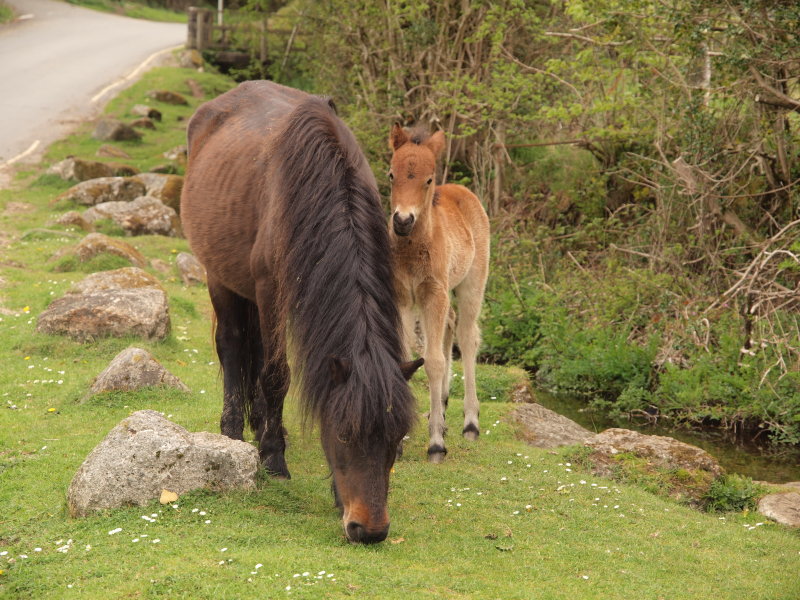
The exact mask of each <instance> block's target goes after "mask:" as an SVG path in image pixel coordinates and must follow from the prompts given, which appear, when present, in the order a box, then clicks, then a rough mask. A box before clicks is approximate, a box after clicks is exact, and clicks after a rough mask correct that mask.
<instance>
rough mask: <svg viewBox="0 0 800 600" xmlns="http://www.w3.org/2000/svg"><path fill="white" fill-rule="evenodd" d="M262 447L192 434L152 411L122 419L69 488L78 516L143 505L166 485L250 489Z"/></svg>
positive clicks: (171, 487)
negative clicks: (257, 448)
mask: <svg viewBox="0 0 800 600" xmlns="http://www.w3.org/2000/svg"><path fill="white" fill-rule="evenodd" d="M257 471H258V451H257V450H256V448H255V447H254V446H251V445H250V444H248V443H246V442H242V441H237V440H232V439H230V438H228V437H225V436H223V435H219V434H213V433H207V432H199V433H189V432H188V431H187V430H186V429H184V428H183V427H181V426H180V425H177V424H175V423H173V422H171V421H169V420H167V419H165V418H164V417H163V416H161V414H160V413H157V412H155V411H153V410H140V411H137V412H135V413H133V414H132V415H130V416H129V417H127V418H126V419H123V420H122V421H121V422H120V423H119V424H118V425H117V426H116V427H114V428H113V429H112V430H111V432H109V434H108V435H107V436H106V437H105V439H104V440H103V441H102V442H100V444H99V445H98V446H97V447H96V448H95V449H94V450H92V452H91V453H90V454H89V456H88V457H87V458H86V460H85V461H84V462H83V464H82V465H81V466H80V468H79V469H78V471H77V473H76V474H75V476H74V477H73V479H72V482H71V483H70V485H69V489H68V491H67V506H68V508H69V514H70V515H71V516H73V517H82V516H86V515H89V514H91V513H93V512H96V511H101V510H108V509H113V508H119V507H123V506H130V505H134V506H144V505H146V504H149V503H150V502H153V501H156V500H158V499H159V498H160V497H161V493H162V492H163V491H164V490H168V491H170V492H173V493H175V494H178V495H179V496H180V495H181V494H185V493H187V492H189V491H192V490H196V489H209V490H213V491H218V492H221V491H227V490H237V489H240V490H251V489H254V488H255V485H256V473H257Z"/></svg>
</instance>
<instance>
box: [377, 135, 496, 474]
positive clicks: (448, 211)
mask: <svg viewBox="0 0 800 600" xmlns="http://www.w3.org/2000/svg"><path fill="white" fill-rule="evenodd" d="M444 145H445V138H444V132H442V131H437V132H436V133H434V134H433V135H431V136H428V135H427V134H425V133H424V132H421V131H419V130H415V131H411V132H409V131H406V130H405V129H403V128H402V127H400V125H398V124H395V125H394V127H393V128H392V131H391V134H390V136H389V147H390V148H391V150H392V151H393V155H392V162H391V169H390V171H389V179H390V180H391V183H392V214H391V217H390V219H389V236H390V239H391V245H392V256H393V259H394V277H395V287H396V290H397V299H398V305H399V308H400V316H401V319H402V324H403V331H404V337H405V345H406V354H407V358H408V357H410V352H411V347H412V342H413V340H414V339H415V329H416V321H417V316H418V317H419V322H420V324H421V326H422V334H423V336H424V338H425V349H424V352H423V354H424V356H425V371H426V373H427V375H428V384H429V385H430V394H431V410H430V413H429V416H428V429H429V435H430V439H429V443H428V459H429V460H430V461H431V462H437V463H438V462H441V461H442V460H443V459H444V457H445V454H447V449H446V448H445V445H444V431H445V422H444V411H445V409H446V408H447V398H448V395H449V392H450V360H451V354H452V349H453V329H454V328H455V334H456V337H457V339H458V347H459V349H460V350H461V357H462V359H463V364H464V388H465V389H464V429H463V430H462V433H463V435H464V437H465V438H467V439H470V440H475V439H477V437H478V436H479V435H480V429H479V425H478V413H479V408H478V396H477V394H476V392H475V359H476V355H477V352H478V345H479V343H480V329H479V327H478V315H479V314H480V310H481V304H482V303H483V293H484V289H485V287H486V277H487V275H488V272H489V218H488V217H487V216H486V211H484V210H483V207H482V206H481V202H480V200H478V198H477V196H475V194H473V193H472V192H470V191H469V190H468V189H467V188H465V187H463V186H461V185H453V184H448V185H439V186H437V185H436V183H435V181H434V180H435V177H436V159H437V158H438V157H439V155H440V154H441V153H442V150H443V149H444ZM450 290H454V291H455V297H456V307H457V309H458V310H457V312H458V317H457V319H456V318H455V315H454V311H453V309H452V308H451V306H450ZM415 312H416V313H417V314H416V315H415Z"/></svg>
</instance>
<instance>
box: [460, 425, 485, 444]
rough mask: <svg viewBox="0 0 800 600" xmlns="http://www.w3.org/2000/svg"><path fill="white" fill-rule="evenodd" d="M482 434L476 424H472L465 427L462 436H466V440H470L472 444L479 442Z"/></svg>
mask: <svg viewBox="0 0 800 600" xmlns="http://www.w3.org/2000/svg"><path fill="white" fill-rule="evenodd" d="M480 434H481V432H480V429H478V427H477V426H476V425H475V424H474V423H470V424H469V425H467V426H466V427H464V431H462V432H461V435H463V436H464V439H465V440H469V441H471V442H474V441H475V440H477V439H478V436H480Z"/></svg>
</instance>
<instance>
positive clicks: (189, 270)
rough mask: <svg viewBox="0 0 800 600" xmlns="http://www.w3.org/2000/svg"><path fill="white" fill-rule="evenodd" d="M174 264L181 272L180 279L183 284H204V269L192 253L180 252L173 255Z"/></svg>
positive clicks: (205, 281)
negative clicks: (175, 255)
mask: <svg viewBox="0 0 800 600" xmlns="http://www.w3.org/2000/svg"><path fill="white" fill-rule="evenodd" d="M175 264H176V265H177V267H178V272H179V273H180V274H181V280H182V281H183V283H184V285H196V284H203V285H205V284H206V283H207V279H206V270H205V268H204V267H203V265H201V264H200V261H199V260H197V258H195V257H194V255H192V254H189V253H187V252H180V253H179V254H178V256H177V257H175Z"/></svg>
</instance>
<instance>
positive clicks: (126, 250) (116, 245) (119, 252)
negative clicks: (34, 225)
mask: <svg viewBox="0 0 800 600" xmlns="http://www.w3.org/2000/svg"><path fill="white" fill-rule="evenodd" d="M70 253H71V254H74V255H75V257H76V258H77V259H78V260H79V261H81V262H87V261H89V260H91V259H92V258H94V257H95V256H98V255H100V254H114V255H116V256H121V257H122V258H124V259H127V260H129V261H130V262H131V263H132V264H133V265H135V266H137V267H144V266H145V265H146V264H147V261H146V259H145V257H144V256H143V255H142V253H141V252H139V251H138V250H137V249H136V248H134V247H133V246H131V245H130V244H128V243H127V242H123V241H122V240H118V239H115V238H112V237H109V236H107V235H105V234H103V233H90V234H89V235H87V236H86V237H85V238H83V239H82V240H81V241H80V242H78V244H77V245H76V246H75V247H73V248H68V249H67V250H66V251H63V252H60V253H58V254H57V255H56V257H61V256H64V255H66V254H70Z"/></svg>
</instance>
